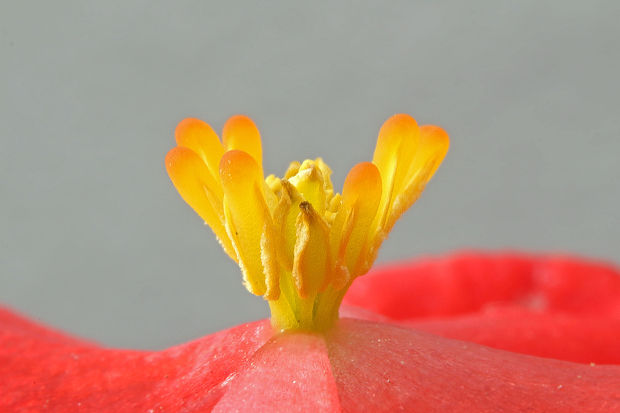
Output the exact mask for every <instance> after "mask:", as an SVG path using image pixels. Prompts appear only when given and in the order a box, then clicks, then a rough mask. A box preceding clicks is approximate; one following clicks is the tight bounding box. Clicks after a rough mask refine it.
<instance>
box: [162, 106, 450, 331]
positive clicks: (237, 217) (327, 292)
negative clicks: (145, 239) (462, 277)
mask: <svg viewBox="0 0 620 413" xmlns="http://www.w3.org/2000/svg"><path fill="white" fill-rule="evenodd" d="M175 135H176V141H177V145H178V146H177V147H175V148H173V149H172V150H171V151H170V152H169V153H168V155H167V156H166V168H167V170H168V174H169V175H170V178H171V179H172V181H173V183H174V185H175V186H176V188H177V190H178V191H179V193H180V194H181V196H182V197H183V199H184V200H185V201H186V202H187V203H188V204H189V205H190V206H191V207H192V208H193V209H194V210H195V211H196V212H197V213H198V214H199V215H200V216H201V217H202V219H204V221H205V222H206V223H207V224H208V225H209V226H210V227H211V228H212V229H213V232H214V233H215V235H216V236H217V238H218V240H219V241H220V243H221V244H222V247H223V248H224V250H225V251H226V253H227V254H228V255H229V256H230V257H231V258H232V259H233V260H235V261H236V262H237V263H238V264H239V266H240V268H241V271H242V273H243V282H244V285H245V287H246V288H247V289H248V290H249V291H250V292H251V293H253V294H256V295H260V296H263V297H264V298H265V299H266V300H267V301H268V302H269V306H270V308H271V322H272V324H273V326H274V327H275V328H277V329H279V330H290V329H306V330H313V331H320V330H324V329H327V328H329V327H330V326H331V325H332V324H333V322H334V321H335V320H336V319H337V318H338V308H339V307H340V303H341V301H342V298H343V297H344V294H345V293H346V291H347V289H348V288H349V286H350V285H351V283H352V282H353V280H354V279H355V278H356V277H358V276H360V275H363V274H365V273H366V272H367V271H368V270H369V269H370V267H371V265H372V263H373V262H374V260H375V258H376V256H377V252H378V249H379V247H380V245H381V243H382V242H383V240H384V239H385V238H386V237H387V234H388V233H389V231H390V230H391V228H392V226H393V225H394V222H395V221H396V220H397V219H398V218H399V217H400V216H401V215H402V213H403V212H404V211H405V210H407V209H408V208H409V207H410V206H411V205H412V204H413V203H414V202H415V200H416V199H417V198H418V196H419V195H420V193H421V192H422V191H423V189H424V186H425V184H426V183H427V182H428V181H429V180H430V179H431V177H432V175H433V174H434V172H435V171H436V169H437V167H438V166H439V164H440V163H441V161H442V160H443V158H444V156H445V154H446V152H447V150H448V146H449V140H448V135H447V134H446V133H445V132H444V131H443V129H441V128H439V127H436V126H422V127H418V125H417V123H416V122H415V120H414V119H413V118H412V117H410V116H408V115H395V116H393V117H392V118H390V119H388V120H387V121H386V122H385V124H384V125H383V127H382V128H381V130H380V132H379V139H378V141H377V147H376V149H375V153H374V157H373V160H372V162H362V163H360V164H357V165H356V166H355V167H353V169H351V171H350V172H349V174H348V175H347V177H346V179H345V183H344V186H343V190H342V195H341V194H338V193H335V192H334V189H333V185H332V182H331V180H330V175H331V170H330V169H329V167H328V166H327V165H326V164H325V162H323V160H322V159H321V158H317V159H315V160H306V161H304V162H303V163H301V164H300V163H299V162H293V163H291V165H290V166H289V168H288V170H287V171H286V173H285V174H284V177H282V178H277V177H275V176H274V175H269V176H268V177H267V178H266V179H265V178H264V176H263V168H262V145H261V140H260V134H259V132H258V129H257V128H256V126H255V125H254V123H253V122H252V121H251V120H250V119H249V118H247V117H245V116H234V117H232V118H230V119H229V120H228V121H227V122H226V124H225V126H224V130H223V133H222V141H220V140H219V138H218V136H217V135H216V134H215V132H214V131H213V129H212V128H211V127H210V126H209V125H208V124H206V123H204V122H202V121H200V120H197V119H185V120H184V121H182V122H181V123H180V124H179V126H178V127H177V129H176V132H175Z"/></svg>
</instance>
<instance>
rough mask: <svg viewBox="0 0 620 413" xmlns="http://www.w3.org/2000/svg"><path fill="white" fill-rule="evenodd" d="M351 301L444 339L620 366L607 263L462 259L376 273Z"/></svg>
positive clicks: (618, 310) (615, 288)
mask: <svg viewBox="0 0 620 413" xmlns="http://www.w3.org/2000/svg"><path fill="white" fill-rule="evenodd" d="M344 303H345V304H348V305H353V306H356V307H361V308H364V309H366V310H370V311H372V312H374V313H377V314H379V315H381V316H383V318H381V319H382V320H384V321H391V322H395V323H397V324H400V325H405V326H408V327H412V328H415V329H419V330H424V331H428V332H431V333H434V334H438V335H441V336H444V337H449V338H457V339H460V340H467V341H472V342H475V343H479V344H484V345H487V346H490V347H494V348H499V349H503V350H509V351H514V352H518V353H525V354H531V355H535V356H541V357H550V358H557V359H561V360H568V361H575V362H581V363H590V362H594V363H605V364H620V272H619V271H618V270H617V269H615V268H613V267H612V266H610V265H608V264H603V263H597V262H589V261H585V260H579V259H576V258H570V257H566V256H560V255H557V256H535V255H531V256H528V255H523V254H510V253H504V254H480V253H469V254H467V253H462V254H456V255H454V256H451V257H439V258H429V259H426V260H420V261H416V262H412V263H410V264H394V265H390V266H386V267H384V268H380V269H377V270H375V271H373V272H372V273H371V274H368V275H367V276H364V277H361V278H360V279H358V280H357V281H356V282H355V283H354V284H353V286H352V287H351V289H350V290H349V292H348V294H347V296H346V297H345V300H344ZM351 311H353V312H355V311H354V310H349V312H351ZM358 316H362V317H365V318H374V319H377V318H376V317H373V315H372V314H366V315H361V314H358Z"/></svg>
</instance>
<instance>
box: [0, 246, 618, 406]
mask: <svg viewBox="0 0 620 413" xmlns="http://www.w3.org/2000/svg"><path fill="white" fill-rule="evenodd" d="M532 269H537V270H536V271H533V270H532ZM379 274H381V276H382V277H385V281H386V285H385V286H384V288H383V289H382V290H379V291H376V294H375V295H374V297H375V298H376V300H375V301H374V302H372V303H370V304H369V305H368V307H372V309H373V310H374V311H380V312H382V313H383V314H382V315H381V314H378V313H376V312H371V311H369V310H364V309H361V308H359V307H358V308H357V309H352V310H350V312H351V313H356V314H357V315H358V316H359V317H362V318H375V319H378V320H385V321H387V322H376V321H364V320H359V319H351V318H343V319H341V320H340V321H339V322H338V323H337V324H336V325H335V326H334V327H333V328H332V329H330V330H328V331H327V332H325V333H323V334H317V333H303V332H288V333H284V334H274V333H273V331H272V329H271V327H270V326H269V323H268V322H267V321H260V322H254V323H248V324H245V325H242V326H238V327H235V328H232V329H229V330H226V331H222V332H219V333H216V334H213V335H210V336H207V337H204V338H202V339H199V340H196V341H193V342H190V343H187V344H183V345H179V346H176V347H173V348H170V349H167V350H164V351H133V350H115V349H106V348H102V347H100V346H98V345H96V344H93V343H89V342H87V341H83V340H79V339H75V338H71V337H68V336H66V335H63V334H61V333H59V332H55V331H53V330H51V329H48V328H45V327H41V326H38V325H36V324H35V323H33V322H31V321H28V320H26V319H25V318H22V317H20V316H17V315H15V314H13V313H11V312H10V311H8V310H0V411H10V412H38V411H49V412H66V411H83V412H120V411H130V412H133V411H143V412H149V411H153V412H159V411H162V412H209V411H226V412H244V411H257V412H262V411H264V412H272V411H286V412H322V411H325V412H370V411H372V412H394V411H409V412H411V411H413V412H418V411H423V412H445V411H450V412H498V411H502V412H523V411H534V412H580V413H581V412H618V411H620V385H619V384H620V365H617V363H616V364H613V365H611V363H612V359H613V357H615V356H617V352H618V350H617V348H618V347H617V346H615V347H614V343H615V342H614V340H615V339H617V338H616V336H615V335H614V334H613V333H615V332H617V331H618V330H617V328H616V327H615V326H613V325H608V324H606V323H607V322H608V321H610V320H617V315H618V313H617V310H618V306H617V304H618V303H617V301H616V300H617V295H616V292H614V291H615V290H614V289H615V288H616V286H617V283H618V282H620V281H619V280H620V278H619V277H618V274H617V273H616V272H615V271H614V270H613V268H610V267H608V266H605V265H601V264H596V263H588V262H583V261H578V260H574V259H567V258H562V257H551V258H549V257H527V256H515V255H502V256H498V255H495V256H481V255H457V256H454V257H448V258H445V259H434V260H430V261H426V262H421V263H419V264H408V265H404V266H398V267H391V268H390V267H387V268H384V269H383V270H380V271H378V272H377V273H376V275H374V274H370V275H368V276H366V277H363V278H361V279H360V280H358V282H360V281H365V280H366V281H365V282H367V283H373V282H374V281H375V280H374V278H375V277H379ZM528 274H529V275H528ZM476 280H479V281H481V280H484V283H481V282H480V285H479V286H478V287H477V285H478V284H477V281H476ZM527 280H529V281H527ZM452 283H456V285H457V287H455V288H456V289H457V290H459V291H461V293H460V294H455V293H454V292H453V289H452V288H449V286H450V284H452ZM378 285H380V284H377V286H378ZM367 287H368V285H366V286H364V285H363V284H362V283H360V284H359V286H356V287H355V288H354V289H353V290H352V291H353V292H355V294H357V295H352V296H350V297H349V298H348V301H349V302H352V301H355V300H356V299H360V297H361V296H362V293H363V291H364V288H367ZM412 287H415V288H414V289H413V290H415V291H417V296H416V297H418V296H419V297H426V299H420V300H419V301H413V300H411V301H409V302H410V303H411V305H410V306H409V308H405V309H403V308H397V307H391V306H390V305H388V304H389V303H390V300H388V297H389V296H390V294H394V293H395V291H399V292H402V296H403V297H404V296H406V292H407V290H408V289H411V288H412ZM423 287H426V288H427V290H426V293H425V294H424V292H422V291H420V288H423ZM467 291H470V293H471V295H470V296H467V294H465V293H466V292H467ZM409 293H410V294H411V291H409ZM533 293H536V294H542V297H544V299H545V300H544V303H545V305H544V306H541V304H540V302H541V300H534V301H532V300H523V299H522V298H523V297H530V298H531V295H532V294H533ZM463 294H465V297H463V298H462V299H458V297H461V296H462V295H463ZM393 298H394V299H402V297H401V296H400V295H398V294H395V295H394V296H393ZM489 303H494V305H493V306H492V307H489V308H492V309H493V310H488V309H487V310H484V311H482V310H481V309H485V308H487V307H488V306H489ZM533 303H536V304H533ZM390 311H392V312H390ZM388 316H389V317H388ZM395 319H397V320H395ZM451 319H452V320H451ZM562 320H563V321H562ZM597 320H598V321H597ZM558 321H562V322H558ZM597 322H599V323H600V324H596V323H597ZM394 323H402V324H403V325H400V326H399V325H394ZM519 323H521V324H522V325H526V324H530V325H532V326H535V327H536V328H537V329H538V330H535V329H534V330H532V329H530V330H529V331H536V332H537V334H542V335H541V336H540V337H539V338H538V339H537V340H533V339H528V340H520V338H519V337H521V336H523V335H524V334H525V333H523V332H521V333H519V334H513V335H512V336H509V335H507V333H506V332H507V331H509V330H510V328H511V326H512V328H516V327H514V326H516V325H519ZM586 325H587V326H586ZM411 326H415V327H416V328H415V329H412V328H411ZM498 326H502V328H498ZM545 326H546V327H547V329H545V328H543V327H545ZM586 328H587V329H589V330H586ZM419 329H425V330H428V331H433V332H435V333H438V334H441V335H444V336H448V335H450V334H452V335H459V334H460V335H461V337H459V338H467V337H469V338H472V337H473V338H476V337H486V339H493V340H497V339H498V338H502V339H503V340H505V342H506V343H507V344H506V343H505V345H506V346H508V347H510V346H513V347H516V348H515V350H516V351H519V352H530V353H532V354H535V353H537V352H538V351H540V348H550V347H554V346H548V345H547V343H548V342H551V343H554V344H555V346H560V347H561V348H563V349H570V348H578V349H579V351H578V352H577V353H571V352H570V351H568V352H566V351H567V350H562V351H559V352H556V353H555V354H552V355H551V357H555V358H563V357H564V358H567V359H571V358H572V357H574V355H575V354H580V355H581V356H584V357H586V359H591V358H593V357H600V358H607V363H609V364H610V365H599V364H598V363H596V364H590V363H574V362H569V361H563V360H553V359H551V358H542V357H534V356H530V355H523V354H518V353H516V352H509V351H503V350H497V349H493V348H490V347H487V346H482V345H479V344H475V343H472V342H467V341H461V340H454V339H450V338H446V337H441V336H439V335H435V334H430V333H428V332H423V331H419ZM517 330H518V328H517ZM545 331H554V332H553V334H547V335H545V334H544V333H545ZM597 331H598V333H597ZM579 332H581V333H583V334H586V335H588V336H589V337H590V340H589V341H583V340H580V334H579ZM596 334H599V335H598V336H597V335H596ZM553 337H556V338H555V339H554V338H553ZM592 337H594V339H592ZM554 340H555V341H554ZM605 340H607V341H608V344H609V346H608V347H607V349H608V350H607V351H608V352H607V353H606V355H605V356H602V355H601V354H603V353H604V352H603V351H602V350H601V349H602V348H603V347H601V346H600V344H601V343H602V342H603V341H605ZM535 341H537V342H538V343H539V344H540V345H541V346H542V347H537V346H533V343H534V342H535ZM515 343H516V344H515ZM575 343H577V344H575ZM587 343H589V344H587ZM597 343H598V344H597ZM610 343H611V344H610ZM586 344H587V345H586ZM496 347H499V345H496ZM563 352H564V353H563Z"/></svg>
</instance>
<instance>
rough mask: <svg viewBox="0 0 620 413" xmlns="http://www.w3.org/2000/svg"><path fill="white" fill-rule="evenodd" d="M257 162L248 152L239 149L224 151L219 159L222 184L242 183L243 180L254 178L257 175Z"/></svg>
mask: <svg viewBox="0 0 620 413" xmlns="http://www.w3.org/2000/svg"><path fill="white" fill-rule="evenodd" d="M258 173H259V170H258V164H257V163H256V161H255V160H254V158H252V157H251V156H250V155H249V154H247V153H246V152H244V151H240V150H232V151H228V152H226V153H224V156H222V160H221V161H220V177H221V179H222V183H223V184H227V183H234V182H233V181H237V180H240V181H237V182H239V183H244V181H245V180H249V179H254V178H256V176H257V175H258Z"/></svg>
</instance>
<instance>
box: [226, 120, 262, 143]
mask: <svg viewBox="0 0 620 413" xmlns="http://www.w3.org/2000/svg"><path fill="white" fill-rule="evenodd" d="M237 133H240V134H246V133H253V134H259V132H258V128H257V127H256V124H255V123H254V121H253V120H252V119H250V118H249V117H247V116H245V115H234V116H231V117H230V118H229V119H228V120H227V121H226V123H225V124H224V128H223V130H222V135H223V138H224V140H226V137H227V136H231V135H232V134H237ZM224 145H226V142H224Z"/></svg>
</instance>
